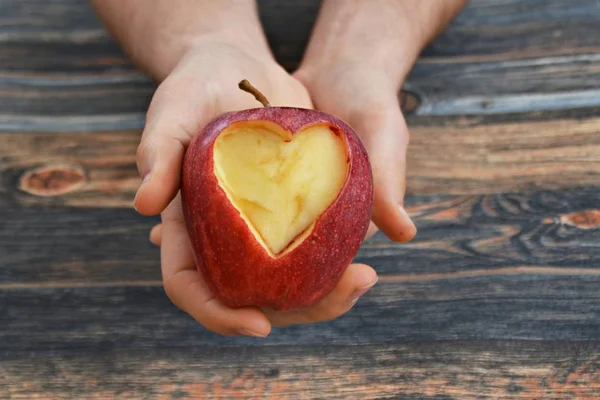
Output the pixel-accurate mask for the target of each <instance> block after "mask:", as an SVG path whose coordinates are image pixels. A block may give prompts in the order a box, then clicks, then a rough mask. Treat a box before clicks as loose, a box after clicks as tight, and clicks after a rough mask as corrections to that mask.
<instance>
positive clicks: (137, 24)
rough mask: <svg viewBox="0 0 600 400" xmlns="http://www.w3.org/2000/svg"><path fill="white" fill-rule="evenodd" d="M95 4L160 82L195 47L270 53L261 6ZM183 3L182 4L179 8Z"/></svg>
mask: <svg viewBox="0 0 600 400" xmlns="http://www.w3.org/2000/svg"><path fill="white" fill-rule="evenodd" d="M151 3H152V4H151V5H148V2H147V0H128V1H122V0H92V5H93V6H94V9H95V10H96V12H97V14H98V15H99V17H100V18H101V20H102V21H103V22H104V24H105V25H106V27H107V28H108V30H109V31H110V32H111V33H112V35H113V36H114V37H115V38H116V39H117V40H118V41H119V43H120V44H121V46H122V48H123V50H124V51H125V52H126V53H127V55H128V56H129V57H130V58H131V59H132V60H133V61H134V62H135V63H136V64H137V65H138V67H140V68H141V69H142V70H144V71H145V72H146V73H148V74H149V75H151V76H152V77H153V78H154V79H156V80H158V81H161V80H163V79H164V78H165V77H166V76H167V75H168V74H169V73H170V72H171V71H172V70H173V68H175V66H176V65H177V64H178V63H179V61H180V60H181V58H182V57H183V56H184V55H185V54H187V53H188V52H189V51H191V50H192V49H193V48H194V47H196V46H198V45H201V44H203V43H204V44H206V43H224V44H228V45H232V44H234V45H236V46H239V47H245V48H247V49H249V51H253V52H263V53H270V51H269V49H268V45H267V40H266V38H265V37H264V34H263V32H262V29H261V26H260V21H259V17H258V12H257V9H256V3H255V2H254V1H246V0H244V1H239V0H219V1H214V0H188V1H184V0H181V2H178V4H177V5H178V7H174V6H173V2H172V1H171V0H153V1H152V2H151ZM179 3H181V4H179Z"/></svg>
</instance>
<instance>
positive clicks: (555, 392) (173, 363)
mask: <svg viewBox="0 0 600 400" xmlns="http://www.w3.org/2000/svg"><path fill="white" fill-rule="evenodd" d="M71 353H74V354H68V353H66V354H62V355H52V354H38V355H36V356H33V357H31V358H27V359H20V360H19V359H16V360H9V361H5V362H4V363H2V364H1V365H0V382H1V380H2V379H4V381H5V385H0V397H2V398H12V399H48V398H52V399H70V398H86V399H107V398H120V399H140V398H143V399H181V398H185V399H229V398H235V399H270V398H277V399H314V398H319V399H340V398H349V399H356V398H363V399H392V398H393V399H399V398H401V399H430V400H433V399H436V400H440V399H445V400H451V399H482V398H485V399H488V398H489V399H500V398H502V399H542V398H544V399H550V398H553V399H554V398H557V399H558V398H560V399H593V398H595V397H596V395H597V393H598V392H599V391H600V345H599V344H598V342H579V343H571V344H567V345H564V344H562V343H560V342H545V343H543V342H530V341H517V342H514V341H513V342H506V341H469V342H454V341H453V342H433V343H432V342H414V343H410V344H395V345H372V346H352V347H348V346H316V347H298V346H286V347H283V346H282V347H277V348H253V347H241V348H239V347H237V348H236V347H234V348H211V347H194V348H188V349H156V350H154V351H152V352H151V353H150V352H148V351H139V350H138V351H136V350H126V351H123V352H105V351H97V352H93V353H84V352H71ZM374 365H377V366H378V368H373V366H374Z"/></svg>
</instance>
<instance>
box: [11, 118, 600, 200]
mask: <svg viewBox="0 0 600 400" xmlns="http://www.w3.org/2000/svg"><path fill="white" fill-rule="evenodd" d="M409 122H410V125H411V144H410V147H409V155H408V173H407V174H408V178H407V179H408V192H409V195H411V196H423V195H435V194H454V195H473V194H493V193H502V192H511V191H519V190H525V191H528V192H531V191H535V190H544V189H561V188H568V187H573V186H585V185H595V184H597V182H598V180H599V179H600V175H599V174H600V156H599V155H598V154H600V135H599V132H600V118H597V117H592V116H584V117H580V118H576V115H574V116H573V117H572V118H559V117H557V119H555V120H532V121H528V120H521V121H519V120H516V121H506V120H504V121H494V120H493V119H492V117H472V118H466V117H465V118H460V119H443V120H442V119H438V120H428V121H427V122H426V123H424V124H423V125H422V126H419V125H418V124H414V121H413V120H409ZM82 135H83V136H84V137H85V139H82ZM0 143H2V147H1V148H0V172H1V174H0V204H15V205H22V206H36V205H68V206H74V207H126V208H130V207H131V204H132V201H133V197H134V195H135V192H136V190H137V188H138V187H139V183H140V179H139V175H138V173H137V168H136V166H135V152H136V148H137V145H138V143H139V132H138V131H135V130H128V131H113V132H88V133H84V132H73V133H60V134H57V133H33V132H31V133H26V134H17V133H4V134H2V133H0ZM40 168H41V169H42V170H45V171H46V175H45V181H44V184H45V185H47V187H51V186H52V185H54V187H61V188H63V191H64V192H63V191H61V190H59V191H56V190H55V191H51V190H49V189H42V190H37V189H36V188H35V187H32V186H35V183H32V182H31V181H30V180H29V177H31V176H34V177H35V176H38V175H35V174H34V175H31V174H32V173H33V172H36V171H37V172H38V173H39V172H40ZM61 168H62V169H65V168H66V169H67V170H71V171H74V172H73V173H75V174H77V173H82V174H83V175H84V176H83V177H82V178H81V179H82V182H79V183H77V184H76V185H75V184H74V182H68V180H69V175H65V174H56V173H54V174H53V173H51V171H54V170H57V169H61ZM77 171H80V172H77ZM71 175H72V174H71ZM38 184H39V182H38ZM65 185H70V186H69V188H64V186H65Z"/></svg>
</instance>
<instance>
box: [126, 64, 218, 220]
mask: <svg viewBox="0 0 600 400" xmlns="http://www.w3.org/2000/svg"><path fill="white" fill-rule="evenodd" d="M204 85H205V82H204V80H202V79H199V78H198V77H190V76H189V72H187V71H183V72H175V73H173V74H172V75H171V76H170V77H169V78H167V79H166V80H165V81H164V82H163V83H162V84H161V85H160V87H159V88H158V90H157V91H156V93H155V95H154V97H153V99H152V103H151V105H150V108H149V110H148V115H147V117H146V127H145V128H144V132H143V133H142V138H141V141H140V144H139V146H138V150H137V154H136V161H137V166H138V171H139V173H140V175H141V176H142V178H143V181H142V184H141V186H140V188H139V189H138V192H137V194H136V197H135V200H134V206H135V208H136V210H137V211H138V212H139V213H141V214H144V215H156V214H158V213H160V212H162V211H163V210H164V209H165V207H166V206H167V205H168V204H169V203H170V202H171V200H172V199H173V198H174V197H175V195H176V193H177V190H178V189H179V184H180V173H181V165H182V162H183V156H184V153H185V150H186V148H187V146H188V145H189V143H190V141H191V139H192V137H193V136H194V135H196V134H197V133H198V132H199V131H200V129H201V128H202V127H203V126H204V125H205V124H206V123H208V121H209V120H210V119H211V118H212V117H213V116H214V115H213V114H214V102H213V101H212V100H211V98H210V97H211V96H210V95H209V94H208V93H210V92H209V91H208V90H207V89H206V88H205V87H204Z"/></svg>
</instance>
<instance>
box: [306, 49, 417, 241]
mask: <svg viewBox="0 0 600 400" xmlns="http://www.w3.org/2000/svg"><path fill="white" fill-rule="evenodd" d="M294 75H295V77H296V78H298V80H300V81H301V82H302V83H304V85H305V86H306V87H307V88H308V90H309V92H310V94H311V97H312V100H313V102H314V104H315V106H316V108H317V109H319V110H322V111H325V112H328V113H330V114H334V115H336V116H338V117H340V118H341V119H342V120H344V121H346V122H347V123H349V124H350V125H351V126H352V127H353V128H354V129H355V130H356V132H357V133H358V135H359V136H360V138H361V139H362V141H363V144H364V145H365V147H366V149H367V151H368V153H369V158H370V161H371V167H372V169H373V181H374V182H373V183H374V191H375V198H374V204H373V217H372V224H371V229H370V232H369V234H370V235H372V234H374V233H375V231H376V229H375V227H374V225H375V226H377V227H378V228H380V229H381V230H382V231H383V232H384V233H385V234H386V235H387V236H388V237H389V238H390V239H392V240H394V241H398V242H406V241H409V240H411V239H412V238H413V237H414V236H415V234H416V228H415V225H414V224H413V223H412V221H411V220H410V218H409V216H408V214H407V213H406V211H405V209H404V207H403V202H404V194H405V188H406V150H407V146H408V140H409V134H408V128H407V126H406V122H405V120H404V117H403V115H402V112H401V111H400V106H399V103H398V97H397V87H398V85H397V83H396V82H395V80H394V79H392V78H391V77H390V76H389V75H388V74H386V73H385V72H384V70H383V69H376V68H371V67H370V66H369V65H366V64H365V63H363V62H361V61H360V60H357V61H356V62H352V61H349V60H345V61H344V62H339V63H334V64H329V65H327V66H320V67H318V68H314V69H312V68H310V67H304V68H301V69H300V70H298V71H297V72H296V73H295V74H294Z"/></svg>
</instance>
